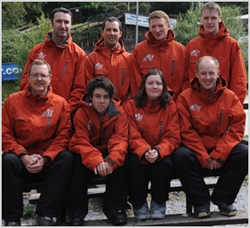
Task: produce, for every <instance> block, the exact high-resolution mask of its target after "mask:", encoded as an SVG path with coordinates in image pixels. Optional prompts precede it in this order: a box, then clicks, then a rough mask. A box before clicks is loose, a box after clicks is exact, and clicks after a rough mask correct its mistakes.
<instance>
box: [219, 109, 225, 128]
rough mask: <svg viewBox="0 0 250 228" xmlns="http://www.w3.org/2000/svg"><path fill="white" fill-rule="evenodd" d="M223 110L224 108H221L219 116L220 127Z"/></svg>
mask: <svg viewBox="0 0 250 228" xmlns="http://www.w3.org/2000/svg"><path fill="white" fill-rule="evenodd" d="M223 112H224V110H222V109H221V110H220V117H219V122H218V127H219V126H220V124H221V120H222V115H223Z"/></svg>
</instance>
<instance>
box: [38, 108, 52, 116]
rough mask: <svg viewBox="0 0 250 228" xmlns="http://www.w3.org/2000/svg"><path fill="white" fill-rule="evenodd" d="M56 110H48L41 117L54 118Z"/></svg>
mask: <svg viewBox="0 0 250 228" xmlns="http://www.w3.org/2000/svg"><path fill="white" fill-rule="evenodd" d="M53 112H54V110H50V109H47V110H46V111H45V112H44V113H43V114H42V115H41V117H52V115H53Z"/></svg>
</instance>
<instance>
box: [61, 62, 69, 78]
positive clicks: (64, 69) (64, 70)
mask: <svg viewBox="0 0 250 228" xmlns="http://www.w3.org/2000/svg"><path fill="white" fill-rule="evenodd" d="M68 64H69V63H68V62H66V63H65V65H64V68H63V72H62V77H64V74H65V72H66V69H67V66H68Z"/></svg>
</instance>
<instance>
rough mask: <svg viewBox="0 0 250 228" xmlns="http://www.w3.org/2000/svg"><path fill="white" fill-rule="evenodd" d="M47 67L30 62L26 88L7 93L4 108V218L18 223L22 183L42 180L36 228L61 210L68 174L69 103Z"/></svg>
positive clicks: (49, 222) (52, 222)
mask: <svg viewBox="0 0 250 228" xmlns="http://www.w3.org/2000/svg"><path fill="white" fill-rule="evenodd" d="M52 77H53V76H52V74H51V68H50V65H49V64H48V63H47V62H46V61H45V60H34V61H33V63H32V64H31V66H30V69H29V76H28V80H29V86H28V87H27V88H26V89H25V90H23V91H21V92H16V93H13V94H11V95H10V96H9V97H8V98H7V100H6V101H5V103H4V105H3V108H2V151H3V156H2V218H3V220H4V225H5V226H20V225H21V221H20V220H21V218H22V217H23V183H26V182H31V181H43V182H45V183H44V187H43V190H42V192H41V195H40V198H39V201H38V204H37V207H36V214H37V215H38V216H37V218H36V222H37V225H38V226H51V225H55V222H56V220H57V218H58V216H59V214H60V208H61V206H62V203H63V200H64V197H65V194H66V188H67V186H68V184H69V180H70V177H71V170H72V164H73V155H72V153H70V152H69V151H68V144H69V141H70V136H71V120H70V111H69V105H68V103H67V101H66V100H65V99H64V98H62V97H60V96H58V95H56V94H54V93H53V92H52V87H51V85H50V81H51V78H52Z"/></svg>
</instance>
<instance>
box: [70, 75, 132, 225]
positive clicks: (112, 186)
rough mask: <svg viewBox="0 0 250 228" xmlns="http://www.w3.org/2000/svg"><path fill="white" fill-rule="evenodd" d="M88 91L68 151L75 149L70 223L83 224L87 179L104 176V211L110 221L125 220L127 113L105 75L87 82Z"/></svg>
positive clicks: (86, 199) (124, 221)
mask: <svg viewBox="0 0 250 228" xmlns="http://www.w3.org/2000/svg"><path fill="white" fill-rule="evenodd" d="M87 91H88V92H87V93H86V94H85V95H84V97H83V99H82V100H81V104H80V105H81V106H80V107H79V109H78V110H77V112H76V115H75V118H74V126H75V133H74V135H73V137H72V139H71V141H70V144H69V148H70V151H72V152H73V153H75V162H74V165H73V174H72V178H71V183H70V185H69V187H70V189H69V194H68V197H67V199H68V212H69V218H70V220H71V221H70V225H71V226H82V225H83V220H84V218H85V216H86V215H87V213H88V195H87V190H88V180H89V178H90V177H91V176H94V175H100V176H102V177H106V178H107V182H106V191H105V193H104V200H103V212H104V214H105V215H106V216H107V218H108V219H109V220H110V221H111V222H112V224H113V225H122V224H126V223H127V215H126V206H127V195H128V192H127V191H128V190H127V165H126V154H127V147H128V121H127V116H126V113H125V111H124V110H123V108H122V107H121V106H120V104H119V102H117V101H115V100H114V99H113V97H114V94H115V88H114V85H113V84H112V83H111V81H110V80H108V79H107V78H106V77H104V76H102V77H96V78H94V79H92V80H91V81H90V82H89V83H88V90H87Z"/></svg>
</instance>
